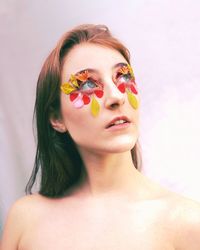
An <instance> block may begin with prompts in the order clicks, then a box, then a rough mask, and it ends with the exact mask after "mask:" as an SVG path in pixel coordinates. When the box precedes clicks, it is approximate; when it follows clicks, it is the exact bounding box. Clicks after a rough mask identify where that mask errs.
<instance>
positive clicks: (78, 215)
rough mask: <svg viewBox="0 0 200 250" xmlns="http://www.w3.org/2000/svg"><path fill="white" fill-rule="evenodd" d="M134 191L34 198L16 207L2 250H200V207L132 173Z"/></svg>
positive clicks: (74, 191)
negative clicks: (135, 182) (134, 182)
mask: <svg viewBox="0 0 200 250" xmlns="http://www.w3.org/2000/svg"><path fill="white" fill-rule="evenodd" d="M134 172H135V176H136V181H137V182H138V183H140V184H138V185H137V188H136V190H130V191H129V192H128V193H126V194H125V193H124V194H122V193H120V194H119V193H117V192H113V193H112V194H107V193H104V194H101V195H99V194H98V195H91V193H90V192H88V190H87V188H83V187H81V188H80V186H81V185H82V184H80V186H79V187H76V188H73V189H72V190H71V191H70V192H69V193H68V194H67V195H66V196H65V197H64V198H59V199H49V198H45V197H43V196H41V195H38V194H34V195H30V196H26V197H24V198H22V199H20V200H19V201H17V202H16V203H15V204H14V206H13V207H12V209H11V211H10V214H9V217H8V221H7V224H6V227H5V230H4V237H3V242H2V243H3V244H2V248H1V249H2V250H5V249H6V250H8V249H9V250H36V249H37V250H46V249H48V250H51V249H52V250H54V249H58V250H64V249H65V250H66V249H77V250H82V249H87V250H101V249H108V250H116V249H117V250H124V249H136V250H137V249H138V250H143V249H144V250H161V249H162V250H165V249H166V250H172V249H178V250H190V249H191V250H197V249H199V246H200V240H199V233H200V229H199V227H200V226H199V225H200V207H199V205H198V204H197V203H195V202H193V201H191V200H189V199H186V198H183V197H181V196H179V195H176V194H174V193H171V192H169V191H167V190H165V189H163V188H161V187H160V186H158V185H157V184H154V183H153V182H151V181H150V180H149V179H147V178H146V177H144V176H142V175H141V174H140V173H138V172H137V170H134Z"/></svg>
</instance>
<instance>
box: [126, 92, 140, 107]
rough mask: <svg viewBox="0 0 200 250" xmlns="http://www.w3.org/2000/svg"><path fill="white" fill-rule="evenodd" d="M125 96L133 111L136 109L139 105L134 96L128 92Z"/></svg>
mask: <svg viewBox="0 0 200 250" xmlns="http://www.w3.org/2000/svg"><path fill="white" fill-rule="evenodd" d="M127 95H128V100H129V103H130V105H131V106H132V107H133V108H134V109H138V107H139V103H138V100H137V98H136V97H135V95H134V94H132V93H131V92H130V90H127Z"/></svg>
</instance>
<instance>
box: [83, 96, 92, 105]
mask: <svg viewBox="0 0 200 250" xmlns="http://www.w3.org/2000/svg"><path fill="white" fill-rule="evenodd" d="M82 99H83V102H84V104H85V105H87V104H88V103H90V98H89V96H87V95H83V98H82Z"/></svg>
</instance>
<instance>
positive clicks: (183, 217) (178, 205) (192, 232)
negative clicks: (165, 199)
mask: <svg viewBox="0 0 200 250" xmlns="http://www.w3.org/2000/svg"><path fill="white" fill-rule="evenodd" d="M169 197H170V198H169V200H170V202H169V203H170V218H171V223H172V225H173V227H174V229H175V232H176V234H175V242H176V245H177V248H178V249H183V250H184V249H187V250H188V249H192V250H196V249H199V247H200V203H199V202H196V201H193V200H191V199H189V198H186V197H184V196H182V195H178V194H172V195H170V196H169Z"/></svg>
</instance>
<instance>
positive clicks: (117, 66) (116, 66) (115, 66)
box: [75, 62, 128, 76]
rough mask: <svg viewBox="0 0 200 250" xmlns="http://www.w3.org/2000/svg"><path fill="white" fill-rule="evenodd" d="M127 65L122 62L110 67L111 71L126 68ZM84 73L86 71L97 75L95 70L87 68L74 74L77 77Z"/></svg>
mask: <svg viewBox="0 0 200 250" xmlns="http://www.w3.org/2000/svg"><path fill="white" fill-rule="evenodd" d="M127 65H128V63H124V62H120V63H117V64H115V65H114V66H113V67H112V70H114V69H116V68H119V67H123V66H127ZM85 71H88V72H91V73H98V70H96V69H92V68H87V69H82V70H80V71H78V72H76V73H75V76H76V75H78V74H81V73H83V72H85Z"/></svg>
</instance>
